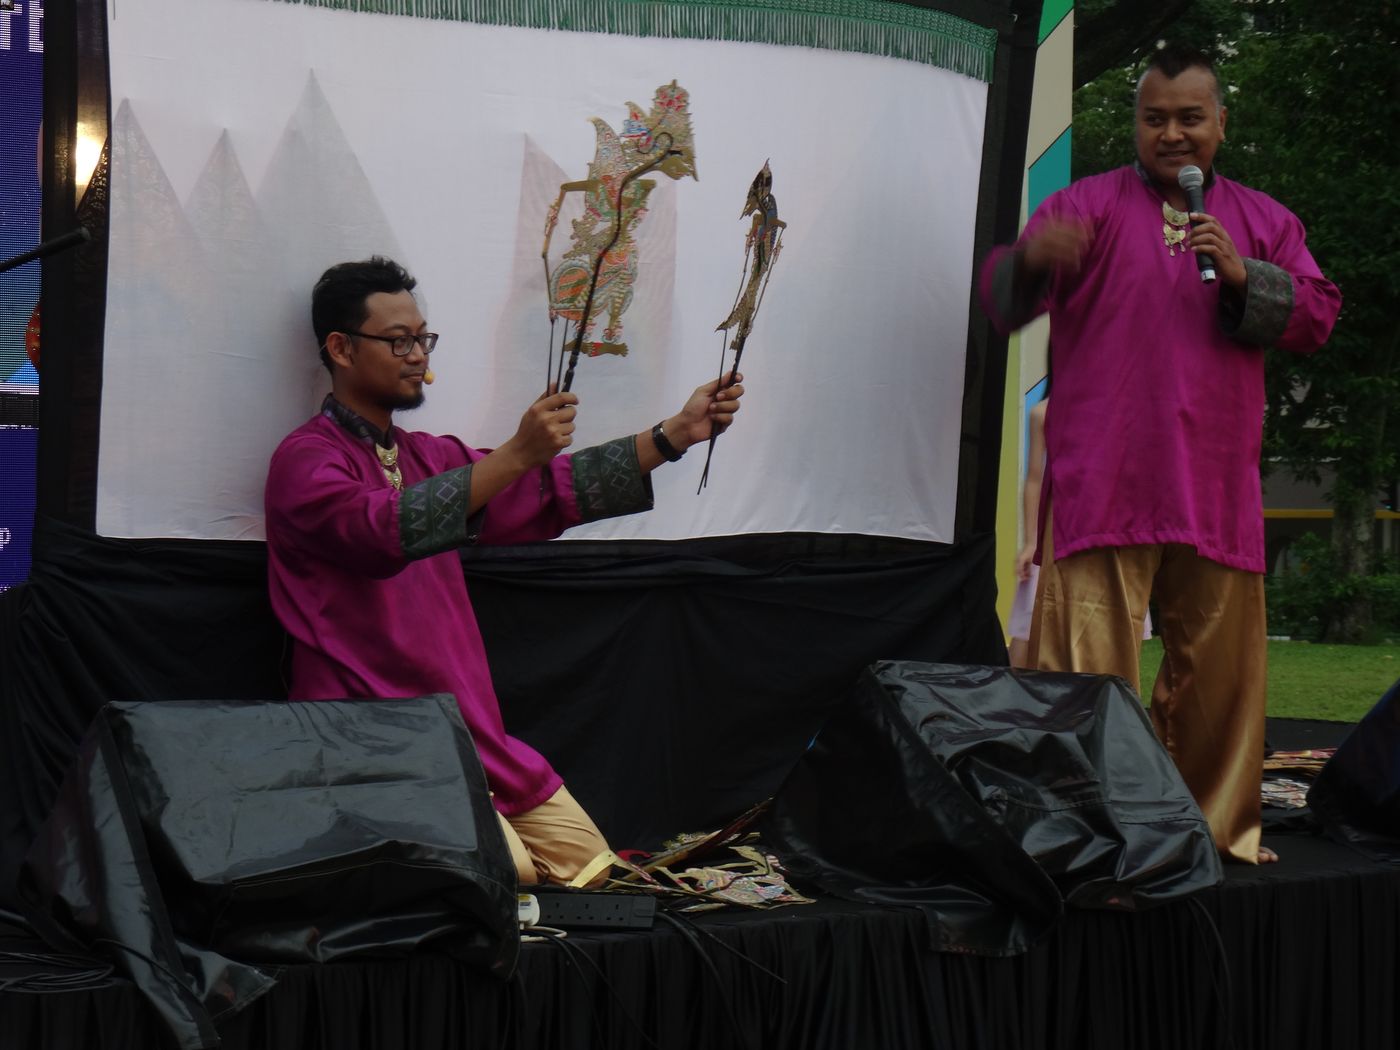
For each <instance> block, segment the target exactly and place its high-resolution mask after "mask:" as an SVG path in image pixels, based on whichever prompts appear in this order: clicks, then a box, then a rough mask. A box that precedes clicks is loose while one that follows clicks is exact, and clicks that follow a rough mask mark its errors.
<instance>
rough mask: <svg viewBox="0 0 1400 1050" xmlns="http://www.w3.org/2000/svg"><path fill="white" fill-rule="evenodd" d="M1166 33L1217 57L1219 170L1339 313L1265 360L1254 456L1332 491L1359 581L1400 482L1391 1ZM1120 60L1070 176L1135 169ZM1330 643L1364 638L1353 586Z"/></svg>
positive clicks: (1348, 571) (1395, 54)
mask: <svg viewBox="0 0 1400 1050" xmlns="http://www.w3.org/2000/svg"><path fill="white" fill-rule="evenodd" d="M1164 35H1167V36H1169V37H1170V39H1172V40H1175V41H1180V42H1182V43H1190V44H1193V45H1194V46H1197V47H1201V48H1202V49H1203V50H1208V51H1212V52H1214V54H1215V55H1216V56H1217V60H1218V68H1219V72H1220V76H1221V81H1222V83H1223V85H1224V87H1225V92H1226V105H1227V107H1228V109H1229V118H1228V125H1227V128H1226V134H1227V138H1226V142H1225V145H1224V146H1222V147H1221V150H1220V153H1219V154H1218V156H1217V158H1216V164H1217V166H1218V168H1219V170H1220V171H1221V172H1222V173H1223V174H1226V175H1228V176H1230V177H1231V178H1235V179H1237V180H1239V181H1240V182H1243V183H1245V184H1247V185H1250V186H1253V187H1255V188H1257V189H1260V190H1263V191H1264V192H1265V193H1268V194H1269V195H1270V196H1272V197H1274V198H1276V199H1277V200H1279V201H1281V202H1282V203H1284V204H1285V205H1287V206H1288V207H1289V208H1290V209H1292V210H1293V211H1294V212H1295V213H1296V214H1297V215H1298V216H1299V218H1301V219H1302V220H1303V223H1304V224H1305V225H1306V226H1307V229H1308V245H1309V247H1310V249H1311V250H1312V253H1313V255H1314V257H1315V258H1316V259H1317V261H1318V264H1319V265H1320V266H1321V268H1322V270H1323V272H1324V273H1326V274H1327V275H1328V276H1329V277H1330V278H1331V279H1332V280H1333V281H1335V282H1336V284H1337V285H1338V286H1339V287H1340V288H1341V290H1342V294H1343V296H1344V298H1345V305H1344V306H1343V309H1342V314H1341V317H1340V318H1339V319H1338V322H1337V326H1336V329H1335V330H1334V332H1333V334H1332V338H1331V340H1330V341H1329V342H1328V345H1327V346H1326V347H1324V348H1323V349H1321V350H1320V351H1319V352H1318V353H1316V354H1313V355H1298V354H1284V353H1271V354H1269V355H1268V371H1267V385H1268V413H1267V418H1266V426H1265V455H1266V460H1267V459H1274V460H1276V461H1277V462H1278V463H1280V464H1281V465H1282V466H1283V467H1284V469H1288V470H1290V471H1291V472H1292V473H1294V474H1295V475H1297V476H1298V477H1301V478H1309V479H1312V480H1317V479H1318V478H1319V477H1320V476H1321V474H1322V472H1323V471H1324V470H1326V471H1327V473H1328V474H1330V476H1331V478H1332V486H1331V489H1330V491H1329V498H1330V499H1331V501H1332V505H1333V508H1334V511H1335V518H1334V524H1333V547H1334V552H1335V555H1336V557H1335V561H1334V564H1335V567H1336V572H1338V573H1339V574H1341V575H1342V576H1348V577H1349V576H1365V575H1369V574H1370V573H1371V572H1372V570H1373V566H1372V564H1371V556H1372V544H1371V531H1372V527H1373V526H1372V512H1373V510H1374V508H1375V506H1376V501H1377V499H1378V496H1379V494H1380V493H1381V491H1382V490H1383V489H1384V487H1385V486H1386V485H1388V484H1389V483H1390V482H1392V481H1393V480H1394V478H1395V476H1396V473H1397V470H1400V457H1398V456H1397V453H1400V320H1397V311H1398V310H1400V4H1398V3H1396V2H1395V0H1366V2H1362V3H1352V4H1336V3H1333V2H1331V0H1252V2H1251V0H1197V2H1196V4H1195V5H1194V6H1193V7H1192V8H1191V9H1190V10H1189V11H1188V12H1187V13H1186V14H1185V15H1183V16H1182V17H1181V18H1180V19H1179V20H1178V21H1177V22H1176V23H1174V24H1173V25H1172V26H1171V27H1170V29H1168V30H1167V31H1166V33H1165V34H1164ZM1142 57H1143V56H1142V55H1140V54H1129V55H1124V56H1123V62H1122V64H1121V65H1120V66H1118V67H1116V68H1114V69H1110V70H1108V71H1107V72H1105V73H1103V74H1102V75H1101V76H1099V77H1098V78H1096V79H1095V80H1094V81H1093V82H1091V83H1089V84H1086V85H1085V86H1084V87H1083V88H1081V89H1080V90H1079V91H1077V92H1076V93H1075V109H1074V135H1073V143H1074V153H1073V161H1072V164H1073V173H1074V175H1075V177H1079V176H1081V175H1086V174H1091V173H1093V172H1095V171H1102V170H1106V169H1107V168H1110V167H1114V166H1116V165H1118V164H1122V163H1125V162H1127V161H1129V160H1131V158H1132V156H1133V146H1132V141H1133V139H1132V125H1133V112H1132V107H1133V87H1134V85H1135V84H1136V80H1137V76H1138V74H1139V72H1140V71H1141V68H1142V64H1143V63H1142ZM1339 593H1340V594H1343V595H1355V597H1354V598H1348V599H1345V600H1341V601H1339V602H1338V604H1337V607H1336V609H1335V613H1334V616H1333V620H1332V622H1331V623H1330V624H1329V626H1328V630H1327V634H1328V636H1329V637H1332V638H1336V639H1338V640H1355V639H1356V638H1359V637H1361V636H1363V635H1364V634H1365V633H1366V631H1367V630H1368V628H1369V624H1370V616H1371V609H1370V603H1369V602H1368V601H1367V599H1366V593H1367V591H1366V588H1364V587H1354V588H1350V587H1342V588H1341V589H1340V591H1339Z"/></svg>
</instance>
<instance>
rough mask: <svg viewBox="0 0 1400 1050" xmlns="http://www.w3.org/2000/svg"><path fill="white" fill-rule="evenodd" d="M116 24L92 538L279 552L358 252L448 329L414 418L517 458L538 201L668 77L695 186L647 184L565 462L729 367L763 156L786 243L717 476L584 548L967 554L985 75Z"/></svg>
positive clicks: (322, 14)
mask: <svg viewBox="0 0 1400 1050" xmlns="http://www.w3.org/2000/svg"><path fill="white" fill-rule="evenodd" d="M110 11H111V14H110V16H109V17H110V21H109V28H110V53H111V76H112V110H113V127H112V207H111V241H110V253H109V276H108V306H107V328H106V334H105V361H104V374H103V401H102V426H101V445H100V462H99V474H98V486H99V491H98V531H99V532H100V533H102V534H104V535H109V536H124V537H141V536H173V537H196V538H206V539H257V538H261V536H262V485H263V480H264V477H265V473H266V466H267V461H268V458H269V456H270V455H271V453H272V451H273V449H274V448H275V447H276V445H277V442H278V441H279V440H280V439H281V438H282V437H283V436H284V435H285V434H286V433H287V432H289V431H290V430H292V429H293V428H295V427H296V426H298V425H299V424H300V423H302V422H303V421H305V420H306V419H307V418H309V417H310V415H311V414H312V413H313V412H314V411H315V409H316V407H317V405H318V404H319V401H320V399H321V397H322V395H323V394H324V393H325V392H326V391H327V390H328V389H329V381H328V377H327V376H326V373H325V371H324V370H323V369H322V368H321V366H320V363H319V361H318V358H317V354H316V348H315V345H314V342H315V341H314V338H313V336H312V332H311V326H310V310H309V296H310V289H311V286H312V284H313V283H314V281H315V279H316V277H317V276H318V275H319V274H320V273H321V271H322V270H323V269H324V268H325V267H326V266H328V265H330V264H332V263H335V262H339V261H343V260H346V259H354V258H363V257H365V256H367V255H370V254H374V253H377V254H386V255H390V256H392V257H394V258H396V259H397V260H398V261H400V262H402V263H403V264H404V265H405V266H406V267H407V268H408V269H409V270H410V271H412V272H413V273H414V274H415V275H416V276H417V277H418V278H419V281H420V284H419V294H420V297H421V300H422V303H423V307H424V312H425V315H426V316H427V318H428V320H429V323H430V326H431V327H432V328H433V329H434V330H436V331H438V332H440V333H441V334H442V341H441V344H440V347H439V349H438V351H437V352H436V353H435V354H434V357H433V367H434V371H435V372H436V374H437V383H436V384H435V385H434V386H432V387H431V388H430V390H429V397H428V402H427V404H426V405H425V406H424V407H423V408H421V409H419V410H418V411H416V412H414V413H412V414H404V415H401V416H400V417H399V418H398V420H397V421H398V422H399V423H400V425H403V426H406V427H409V428H411V429H422V430H430V431H434V432H438V433H453V434H457V435H458V436H460V437H461V438H462V439H463V440H465V441H466V442H467V443H468V444H472V445H476V446H477V447H490V446H493V445H495V444H498V443H499V442H501V441H502V440H504V439H505V438H506V437H508V436H509V435H510V434H511V433H513V431H514V428H515V425H516V423H517V421H518V419H519V417H520V414H521V412H522V411H523V410H524V409H525V407H526V406H527V404H528V403H529V402H530V401H531V400H532V399H533V398H534V397H535V396H537V395H538V393H539V391H540V390H541V389H542V388H543V385H544V372H545V354H546V345H547V340H548V331H549V325H548V318H547V315H546V305H545V293H544V276H543V270H542V267H541V265H540V260H539V249H540V241H541V236H542V231H543V227H544V219H545V210H546V208H547V207H548V205H549V203H550V202H551V201H552V200H553V199H554V196H555V194H556V193H557V191H558V186H559V183H560V182H561V181H563V180H565V179H581V178H583V177H584V176H585V173H586V169H587V165H588V162H589V160H590V159H591V158H592V156H593V146H594V132H593V128H592V126H591V125H590V124H589V120H588V118H590V117H592V116H597V117H600V118H602V119H603V120H604V121H606V122H607V123H608V124H610V125H612V126H613V127H614V128H618V127H620V125H621V122H622V119H623V117H624V116H625V113H626V109H625V105H624V103H625V102H626V101H629V100H630V101H635V102H636V103H638V104H639V105H640V106H641V107H642V109H643V110H646V109H649V108H650V105H651V96H652V92H653V91H654V90H655V88H656V87H657V86H658V85H660V84H663V83H667V82H669V81H671V80H672V79H675V80H678V81H679V82H680V84H681V85H682V86H683V87H685V88H686V89H688V90H689V92H690V95H691V116H692V123H693V126H694V130H695V141H696V157H697V168H698V174H699V180H698V181H692V180H684V181H681V182H672V181H670V180H669V179H666V178H659V179H658V185H657V188H656V190H655V191H654V192H653V194H652V197H651V210H650V213H649V214H648V215H647V216H646V218H645V219H644V220H643V223H642V227H641V231H640V234H639V237H638V243H639V251H640V278H639V280H638V284H637V288H636V295H635V298H634V301H633V303H632V305H631V307H630V309H629V310H628V312H627V313H626V315H625V317H624V327H625V332H626V339H627V342H628V343H629V345H630V346H631V348H632V351H631V353H630V355H629V356H628V357H626V358H613V357H600V358H594V359H588V358H585V359H584V360H582V361H581V362H580V364H579V369H578V375H577V377H576V380H575V383H574V389H575V391H576V392H577V393H578V394H579V396H580V399H581V406H580V429H579V435H578V446H579V447H582V446H584V445H588V444H593V443H596V442H598V441H603V440H606V439H608V438H611V437H616V436H618V435H621V434H624V433H629V432H636V431H640V430H643V429H646V428H648V427H649V426H650V425H651V424H653V423H654V422H656V420H658V419H660V418H662V417H663V416H666V415H670V414H671V413H673V412H674V411H676V410H677V408H679V406H680V404H681V403H682V402H683V400H684V398H685V396H686V395H687V393H688V392H689V391H690V390H691V389H692V388H694V387H695V386H697V385H698V384H700V383H701V382H704V381H705V380H707V379H709V378H712V377H713V376H714V375H716V374H717V372H718V370H719V364H720V350H721V345H722V343H721V338H720V336H719V335H718V334H717V333H715V332H714V328H715V325H716V324H717V323H718V322H719V321H720V320H721V319H723V318H724V316H725V315H726V314H727V313H728V311H729V307H730V305H731V303H732V302H733V299H734V295H735V292H736V290H737V287H738V282H739V280H740V276H741V264H742V261H743V242H744V235H745V232H746V229H747V220H741V219H740V218H739V212H740V209H741V207H742V205H743V202H744V197H745V193H746V191H747V189H748V186H749V183H750V181H751V179H752V178H753V176H754V174H755V173H756V172H757V170H758V169H759V167H761V166H762V164H763V162H764V160H765V159H767V160H768V161H769V163H770V165H771V167H772V171H773V176H774V187H773V189H774V194H775V195H776V197H777V199H778V202H779V206H780V210H781V214H782V217H783V218H784V219H785V220H786V221H787V222H788V223H789V229H788V231H787V235H786V239H785V241H784V247H783V253H782V256H781V258H780V261H779V263H778V264H777V267H776V270H775V272H774V274H773V277H772V282H771V285H770V287H769V291H768V295H767V298H766V300H765V302H764V304H763V308H762V311H761V313H760V314H759V316H758V320H757V323H756V325H755V328H754V332H753V335H752V336H751V338H750V339H749V343H748V346H747V348H746V350H745V355H744V362H743V371H744V372H745V375H746V377H747V386H748V388H749V393H748V394H747V396H746V398H745V406H744V410H743V412H742V414H741V416H740V418H739V421H738V423H737V425H736V426H735V428H734V429H733V430H732V431H731V432H730V433H729V434H727V435H725V436H724V438H722V439H721V441H720V442H719V446H718V449H717V451H716V455H715V462H714V466H713V468H712V471H711V481H710V485H709V487H708V488H707V489H706V490H705V491H704V493H703V494H701V495H699V496H697V495H696V494H695V488H696V484H697V482H698V479H699V475H700V470H701V466H702V463H703V460H704V449H703V447H702V448H699V449H696V450H695V451H693V452H691V453H690V454H689V455H687V456H686V458H685V459H684V460H683V461H682V462H681V463H680V464H677V465H674V466H671V465H668V466H665V467H663V468H662V469H660V470H658V471H657V473H656V475H655V483H656V489H657V509H656V510H655V511H653V512H652V513H650V514H645V515H637V516H634V517H630V518H625V519H619V520H613V521H607V522H600V523H597V524H595V525H592V526H587V527H585V528H582V529H578V530H574V531H573V532H571V533H570V535H571V536H574V537H588V538H654V539H677V538H684V537H693V536H712V535H728V534H741V533H755V532H788V531H812V532H836V533H862V534H869V535H884V536H901V537H909V538H914V539H923V540H941V541H949V540H951V539H952V534H953V519H954V509H955V487H956V478H957V466H958V465H957V455H958V446H959V429H960V419H961V400H962V392H963V372H964V357H965V350H966V341H967V327H968V317H967V311H968V301H969V291H968V290H969V285H970V282H971V280H972V246H973V223H974V216H975V212H976V203H977V186H978V179H979V166H980V159H981V151H982V128H983V121H984V116H985V110H986V100H987V91H988V88H987V85H985V84H983V83H980V82H979V81H976V80H973V79H970V78H968V77H965V76H962V75H959V74H956V73H951V72H947V71H945V70H941V69H938V68H934V67H932V66H927V65H922V64H919V63H915V62H910V61H904V60H900V59H892V58H883V57H877V56H872V55H867V54H856V53H847V52H841V51H829V50H818V49H814V48H806V47H785V46H778V45H773V44H750V43H733V42H715V41H699V40H676V39H656V38H647V39H640V38H631V37H625V36H611V35H603V34H592V33H577V32H555V31H546V30H537V29H523V28H511V27H500V26H484V25H476V24H471V23H464V22H452V21H429V20H424V19H418V18H412V17H404V16H391V15H376V14H362V13H353V12H348V11H332V10H321V9H314V8H308V7H303V6H299V5H294V4H281V3H268V2H265V0H196V2H191V0H143V2H141V3H135V4H129V3H123V4H119V5H112V6H111V8H110ZM567 235H568V223H567V221H564V222H561V223H560V229H559V230H558V231H557V232H556V240H555V247H554V249H552V251H553V252H554V253H555V255H556V257H557V253H558V251H560V250H562V247H563V245H564V243H565V239H566V238H567Z"/></svg>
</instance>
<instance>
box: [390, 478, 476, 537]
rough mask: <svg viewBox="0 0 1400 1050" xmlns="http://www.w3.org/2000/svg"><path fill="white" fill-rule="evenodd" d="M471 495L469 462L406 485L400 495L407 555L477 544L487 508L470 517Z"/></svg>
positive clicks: (401, 522) (401, 530)
mask: <svg viewBox="0 0 1400 1050" xmlns="http://www.w3.org/2000/svg"><path fill="white" fill-rule="evenodd" d="M471 498H472V468H471V464H470V463H468V464H467V465H466V466H465V467H457V468H456V469H455V470H449V471H445V472H444V473H442V474H434V475H433V476H432V477H430V478H428V479H426V480H425V481H420V482H419V483H418V484H416V485H410V486H408V487H407V488H405V489H404V490H403V492H402V493H400V494H399V539H400V542H401V543H402V544H403V552H404V556H405V557H407V558H410V559H417V558H427V557H429V556H430V555H433V554H441V553H442V552H443V551H450V550H454V549H455V548H457V547H462V546H465V545H466V544H469V543H475V542H476V538H477V536H478V535H479V534H480V532H481V521H482V518H483V516H484V515H485V513H486V508H485V507H482V508H481V509H480V510H479V511H477V512H476V513H475V514H473V515H472V516H471V517H470V518H469V517H467V510H468V509H469V508H470V507H471Z"/></svg>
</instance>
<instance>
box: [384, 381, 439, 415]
mask: <svg viewBox="0 0 1400 1050" xmlns="http://www.w3.org/2000/svg"><path fill="white" fill-rule="evenodd" d="M426 396H427V395H426V392H425V391H424V390H423V389H422V388H421V387H420V388H419V389H418V390H416V391H414V392H413V393H412V394H409V395H407V396H406V397H386V398H385V399H384V400H383V401H381V402H380V406H379V407H380V408H387V409H388V410H389V411H390V412H411V411H413V409H415V408H419V407H420V406H421V405H422V404H423V401H424V400H425V398H426Z"/></svg>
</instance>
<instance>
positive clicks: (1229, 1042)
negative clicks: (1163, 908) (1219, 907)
mask: <svg viewBox="0 0 1400 1050" xmlns="http://www.w3.org/2000/svg"><path fill="white" fill-rule="evenodd" d="M1186 903H1188V904H1190V905H1191V906H1192V907H1193V908H1194V909H1195V911H1196V912H1198V913H1199V918H1200V919H1203V920H1204V921H1205V924H1206V928H1207V929H1208V930H1209V931H1210V932H1211V934H1212V937H1213V943H1214V945H1215V950H1216V954H1217V957H1218V959H1219V962H1220V965H1219V975H1220V980H1219V981H1218V982H1217V983H1216V989H1217V993H1218V994H1217V995H1216V997H1215V998H1216V1001H1217V1002H1218V1003H1219V1006H1220V1015H1221V1018H1222V1023H1223V1024H1224V1027H1225V1040H1224V1041H1223V1042H1220V1043H1219V1044H1218V1045H1219V1046H1220V1047H1221V1050H1234V1046H1235V1026H1234V1025H1233V1024H1232V1023H1231V1022H1232V1019H1233V1013H1232V1009H1231V1008H1232V1007H1233V1006H1234V1002H1235V990H1234V982H1233V981H1232V980H1231V977H1230V956H1229V953H1227V952H1226V951H1225V939H1224V938H1223V937H1221V936H1220V928H1219V927H1218V926H1216V925H1215V920H1214V919H1213V918H1211V915H1210V912H1208V911H1206V908H1205V905H1204V904H1202V903H1201V902H1200V901H1199V900H1197V899H1196V898H1195V897H1188V898H1187V899H1186ZM1198 921H1199V920H1198ZM1222 989H1223V991H1222Z"/></svg>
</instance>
